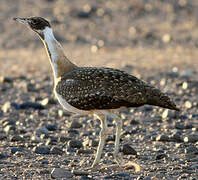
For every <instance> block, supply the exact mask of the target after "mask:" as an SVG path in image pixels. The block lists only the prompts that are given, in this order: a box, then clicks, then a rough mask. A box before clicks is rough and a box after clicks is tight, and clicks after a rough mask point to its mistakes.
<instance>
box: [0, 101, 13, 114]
mask: <svg viewBox="0 0 198 180" xmlns="http://www.w3.org/2000/svg"><path fill="white" fill-rule="evenodd" d="M10 108H11V103H10V102H9V101H7V102H5V103H4V105H3V106H2V107H1V110H2V111H3V112H4V113H7V112H8V110H9V109H10Z"/></svg>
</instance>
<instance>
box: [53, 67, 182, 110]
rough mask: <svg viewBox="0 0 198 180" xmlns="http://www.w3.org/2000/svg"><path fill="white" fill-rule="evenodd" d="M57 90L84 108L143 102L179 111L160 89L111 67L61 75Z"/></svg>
mask: <svg viewBox="0 0 198 180" xmlns="http://www.w3.org/2000/svg"><path fill="white" fill-rule="evenodd" d="M56 92H57V93H58V94H60V95H61V96H62V97H63V98H64V99H65V100H66V101H67V102H68V103H69V104H70V105H72V106H74V107H76V108H78V109H81V110H97V109H100V110H101V109H116V108H120V107H138V106H141V105H144V104H150V105H155V106H160V107H165V108H169V109H174V110H178V108H176V105H175V104H174V103H173V102H172V101H171V100H170V98H169V97H168V96H167V95H165V94H164V93H162V92H161V91H160V90H158V89H156V88H154V87H152V86H151V85H149V84H147V83H145V82H143V81H141V80H139V79H137V78H136V77H134V76H132V75H130V74H128V73H126V72H124V71H121V70H118V69H112V68H95V67H76V68H75V69H73V70H72V71H70V72H69V73H67V74H65V75H64V76H62V77H61V80H60V81H59V82H58V83H57V86H56Z"/></svg>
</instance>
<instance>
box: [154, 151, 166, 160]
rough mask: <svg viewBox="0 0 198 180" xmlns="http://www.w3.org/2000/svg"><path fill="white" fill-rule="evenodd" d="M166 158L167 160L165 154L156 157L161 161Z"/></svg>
mask: <svg viewBox="0 0 198 180" xmlns="http://www.w3.org/2000/svg"><path fill="white" fill-rule="evenodd" d="M164 158H167V155H166V154H164V153H162V154H158V155H156V157H155V159H156V160H160V159H164Z"/></svg>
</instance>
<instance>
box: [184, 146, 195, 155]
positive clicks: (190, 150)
mask: <svg viewBox="0 0 198 180" xmlns="http://www.w3.org/2000/svg"><path fill="white" fill-rule="evenodd" d="M184 152H185V153H186V154H198V148H197V147H195V146H193V145H190V146H189V147H187V148H186V149H185V150H184Z"/></svg>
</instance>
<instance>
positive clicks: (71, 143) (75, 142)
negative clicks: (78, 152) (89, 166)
mask: <svg viewBox="0 0 198 180" xmlns="http://www.w3.org/2000/svg"><path fill="white" fill-rule="evenodd" d="M68 146H69V147H70V148H77V149H80V148H82V147H83V144H82V141H79V140H70V141H69V142H68Z"/></svg>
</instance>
